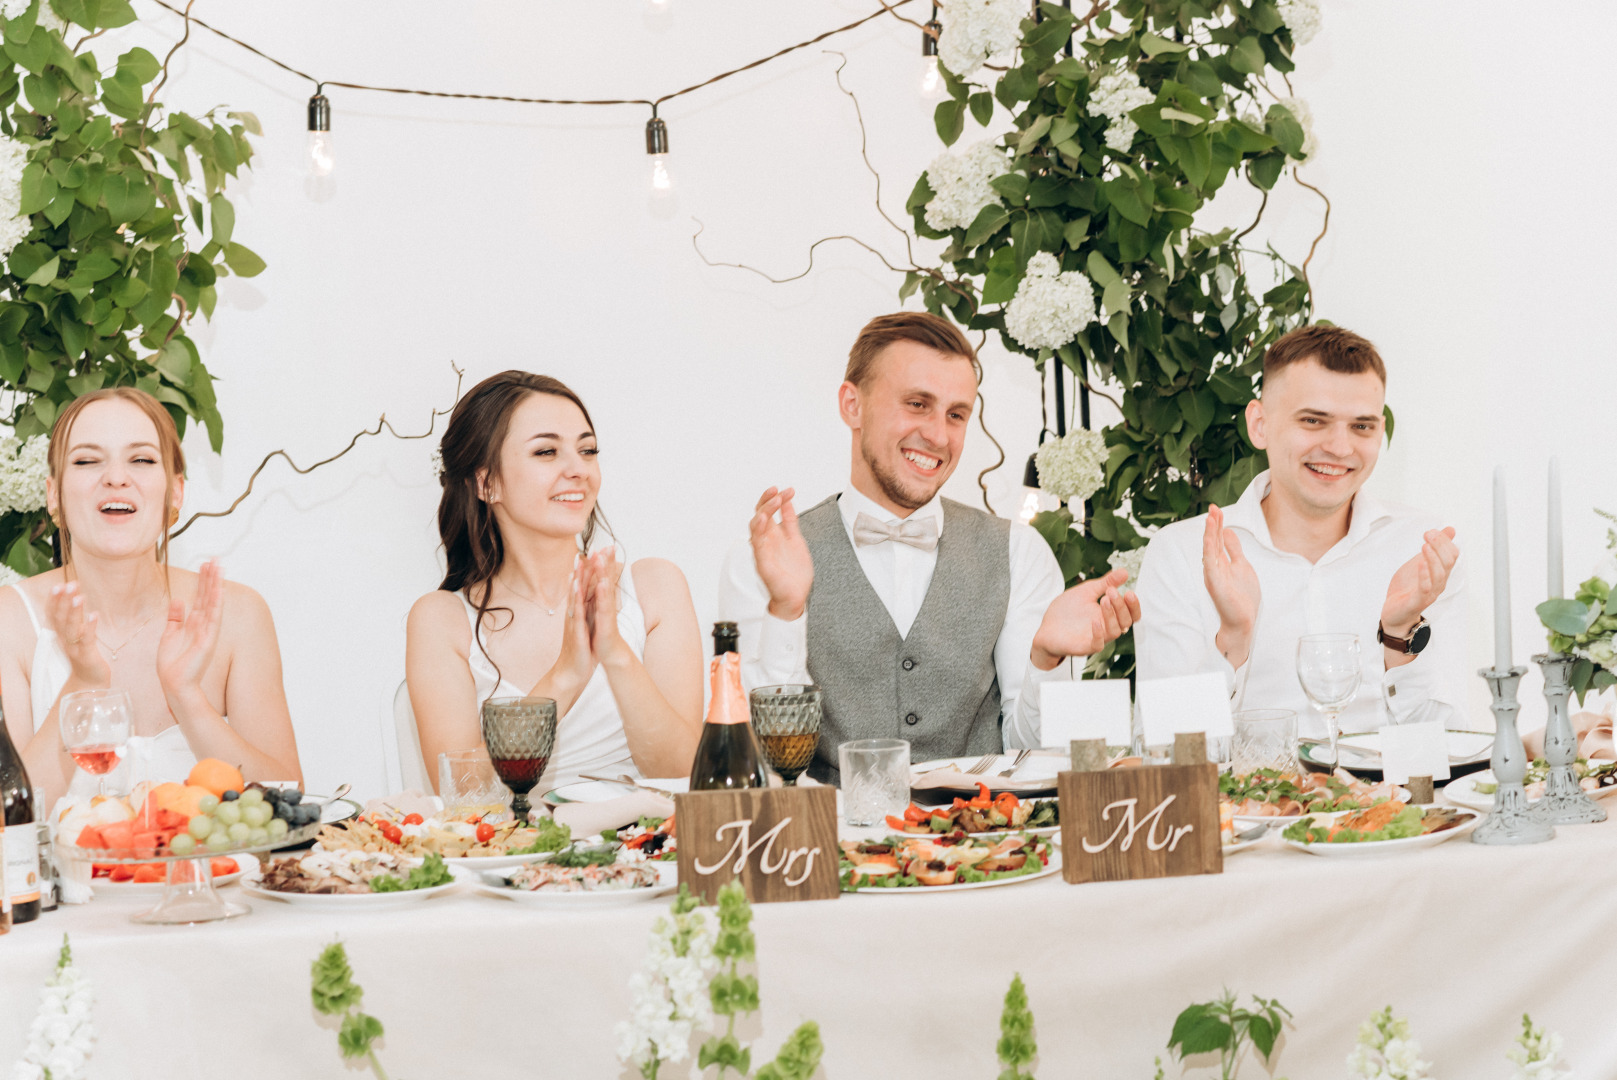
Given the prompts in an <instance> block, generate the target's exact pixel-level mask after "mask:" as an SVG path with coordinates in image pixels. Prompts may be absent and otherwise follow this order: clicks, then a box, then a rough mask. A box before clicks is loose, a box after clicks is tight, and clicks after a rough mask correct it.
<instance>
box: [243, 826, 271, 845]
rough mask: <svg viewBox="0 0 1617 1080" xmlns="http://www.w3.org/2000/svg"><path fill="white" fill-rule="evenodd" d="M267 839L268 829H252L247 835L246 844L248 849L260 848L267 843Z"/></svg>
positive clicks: (268, 836)
mask: <svg viewBox="0 0 1617 1080" xmlns="http://www.w3.org/2000/svg"><path fill="white" fill-rule="evenodd" d="M269 839H270V834H269V830H268V829H263V828H259V829H254V830H253V831H252V832H250V833H248V834H247V843H248V845H249V846H250V847H261V846H263V845H264V844H267V843H269Z"/></svg>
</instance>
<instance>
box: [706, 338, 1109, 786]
mask: <svg viewBox="0 0 1617 1080" xmlns="http://www.w3.org/2000/svg"><path fill="white" fill-rule="evenodd" d="M976 399H977V359H976V355H975V352H974V351H973V349H972V347H971V344H970V342H968V341H967V340H966V338H965V335H964V334H962V333H961V332H960V330H959V329H958V328H957V327H956V326H954V324H952V323H950V322H949V321H948V320H946V319H943V318H940V317H938V316H935V315H929V314H925V313H920V312H900V313H898V314H895V315H884V316H881V317H880V318H877V319H875V320H873V321H872V322H871V323H870V324H869V325H867V326H866V327H865V328H864V330H863V331H861V332H860V335H859V339H858V340H857V341H856V342H855V343H854V346H853V349H852V350H851V351H850V353H849V357H848V367H847V372H846V378H845V381H844V382H843V383H842V386H841V388H840V389H839V391H838V404H839V406H840V409H841V414H842V419H843V422H844V423H846V424H847V425H848V428H849V430H850V431H851V433H852V476H851V483H850V485H849V487H848V488H847V489H846V490H844V491H843V492H842V493H841V494H840V495H833V496H831V497H830V498H829V499H826V500H825V501H823V502H821V503H820V504H818V505H817V506H815V507H813V508H812V509H809V510H806V511H804V512H803V514H802V515H801V516H799V515H798V514H797V513H796V511H795V508H794V506H793V503H792V496H793V495H794V492H793V490H792V489H790V488H788V489H786V490H784V491H782V490H777V489H775V488H770V489H769V490H768V491H766V492H764V494H763V497H762V498H760V499H759V501H758V505H757V508H756V511H755V513H754V515H753V518H752V521H751V525H750V532H751V536H750V540H749V542H747V543H743V544H740V545H738V546H737V548H736V549H735V550H734V551H732V552H731V554H730V557H729V558H728V560H727V561H726V563H725V567H724V573H723V576H722V578H721V581H720V586H719V613H720V616H721V617H722V618H726V619H732V620H734V621H735V622H736V623H738V624H739V629H740V632H741V655H742V674H743V679H744V680H745V681H746V683H747V684H748V686H760V685H766V684H771V683H790V682H803V681H806V680H810V679H811V680H812V681H813V682H815V683H816V684H818V685H819V686H820V688H821V690H822V692H823V698H822V701H823V721H822V726H821V735H820V742H819V746H818V748H817V750H816V752H815V760H814V762H813V764H811V765H810V767H809V773H810V775H812V776H814V777H815V778H816V779H820V780H828V779H830V780H834V779H836V777H837V764H836V763H837V747H838V746H839V745H840V744H841V743H842V742H843V741H845V740H848V739H864V738H886V737H896V738H903V739H908V740H909V741H910V744H911V752H912V756H913V757H914V759H915V760H917V761H919V760H924V759H926V758H934V757H953V756H957V755H966V754H983V753H988V752H990V751H994V752H997V751H999V750H1000V749H1001V747H1002V746H1010V747H1036V746H1038V745H1039V716H1038V706H1039V701H1038V692H1037V689H1038V688H1037V683H1039V682H1040V681H1043V680H1047V679H1055V678H1059V679H1065V678H1070V677H1071V671H1070V668H1071V665H1068V664H1063V663H1062V661H1063V660H1065V659H1066V658H1068V657H1071V656H1087V655H1089V654H1090V653H1093V652H1095V651H1096V650H1098V649H1100V648H1101V646H1102V645H1104V644H1105V643H1106V642H1108V641H1111V640H1113V639H1114V638H1116V637H1118V636H1119V635H1120V634H1122V633H1123V632H1124V631H1125V630H1127V629H1128V628H1129V627H1130V626H1131V625H1132V624H1133V623H1134V621H1135V620H1136V619H1138V618H1139V615H1140V606H1139V601H1138V600H1137V599H1136V598H1135V597H1134V596H1132V595H1129V596H1122V595H1119V593H1118V591H1117V586H1119V585H1121V584H1122V583H1123V582H1124V581H1126V580H1127V573H1126V572H1125V571H1121V570H1119V571H1113V572H1112V573H1111V574H1108V575H1107V576H1106V577H1105V578H1101V579H1098V580H1095V581H1089V582H1085V583H1083V584H1081V585H1077V586H1074V587H1073V588H1071V589H1064V588H1063V581H1062V574H1061V569H1060V567H1059V566H1058V565H1057V564H1056V560H1055V556H1054V555H1053V554H1051V552H1050V548H1049V546H1048V545H1047V544H1046V543H1045V542H1044V540H1043V539H1042V538H1041V537H1040V536H1039V535H1038V533H1036V532H1034V531H1033V529H1031V528H1030V527H1028V526H1027V525H1024V524H1022V523H1020V522H1010V521H1006V520H1004V519H1002V518H997V517H993V516H991V515H989V514H985V513H983V512H982V511H980V510H974V509H972V508H970V507H967V506H964V505H961V504H960V503H956V502H952V501H950V500H947V499H943V498H941V497H940V496H939V495H938V492H939V490H940V489H941V488H942V487H943V484H944V481H946V480H947V479H948V478H949V476H950V474H951V473H953V472H954V469H955V466H956V465H957V464H958V463H959V461H960V457H961V451H962V449H963V447H964V444H965V438H966V429H967V425H968V422H969V421H970V419H971V414H972V409H973V407H974V405H975V403H976Z"/></svg>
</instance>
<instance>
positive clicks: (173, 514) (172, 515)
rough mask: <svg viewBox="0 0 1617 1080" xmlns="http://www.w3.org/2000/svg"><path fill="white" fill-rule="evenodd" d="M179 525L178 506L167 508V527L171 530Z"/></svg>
mask: <svg viewBox="0 0 1617 1080" xmlns="http://www.w3.org/2000/svg"><path fill="white" fill-rule="evenodd" d="M179 523H180V508H179V507H178V506H171V507H169V508H168V527H169V528H171V529H172V528H173V527H174V526H176V525H178V524H179Z"/></svg>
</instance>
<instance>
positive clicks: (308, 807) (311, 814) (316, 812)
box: [292, 803, 320, 825]
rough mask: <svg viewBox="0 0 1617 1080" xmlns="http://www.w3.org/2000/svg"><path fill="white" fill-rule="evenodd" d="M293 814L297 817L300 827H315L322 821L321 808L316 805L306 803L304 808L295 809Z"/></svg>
mask: <svg viewBox="0 0 1617 1080" xmlns="http://www.w3.org/2000/svg"><path fill="white" fill-rule="evenodd" d="M292 812H293V813H294V814H296V815H297V821H298V824H300V825H313V824H314V823H315V822H317V821H319V820H320V808H319V807H318V806H316V805H314V803H305V804H304V805H302V806H297V807H293V809H292Z"/></svg>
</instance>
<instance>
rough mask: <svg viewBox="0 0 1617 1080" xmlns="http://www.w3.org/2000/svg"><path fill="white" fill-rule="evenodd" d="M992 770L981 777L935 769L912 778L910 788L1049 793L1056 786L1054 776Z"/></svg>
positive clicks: (951, 770) (921, 789)
mask: <svg viewBox="0 0 1617 1080" xmlns="http://www.w3.org/2000/svg"><path fill="white" fill-rule="evenodd" d="M996 771H997V770H993V769H990V770H989V771H988V772H987V773H985V774H982V775H980V776H978V775H973V774H971V773H965V772H961V771H960V770H959V769H934V770H932V771H931V772H925V773H921V774H919V775H913V774H912V775H911V776H910V787H911V788H912V789H914V790H915V791H938V790H942V791H976V790H977V785H978V784H987V785H988V786H989V787H990V788H991V789H993V790H994V791H1010V792H1017V791H1048V790H1049V789H1050V788H1052V787H1054V786H1055V783H1056V780H1055V777H1054V776H1042V777H1032V778H1029V777H1020V776H996V775H994V774H995V772H996Z"/></svg>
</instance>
